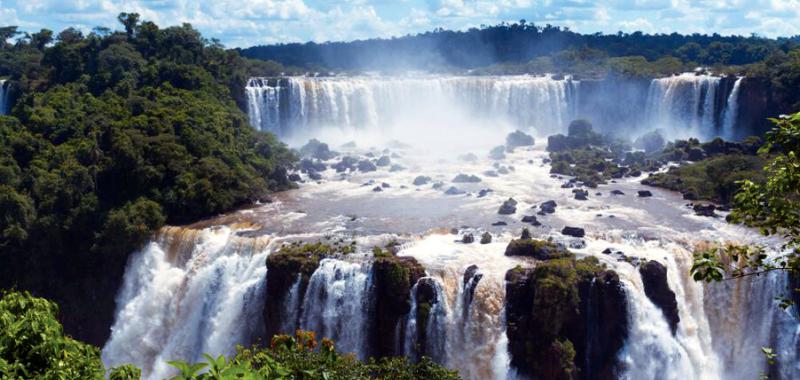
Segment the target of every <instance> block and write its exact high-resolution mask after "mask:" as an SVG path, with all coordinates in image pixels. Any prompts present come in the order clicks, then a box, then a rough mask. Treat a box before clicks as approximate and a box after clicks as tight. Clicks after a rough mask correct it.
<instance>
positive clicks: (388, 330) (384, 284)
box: [369, 254, 425, 357]
mask: <svg viewBox="0 0 800 380" xmlns="http://www.w3.org/2000/svg"><path fill="white" fill-rule="evenodd" d="M372 276H373V281H372V284H373V285H372V286H373V289H372V299H373V300H374V301H373V302H374V305H373V306H372V307H373V316H372V323H371V324H370V333H369V340H370V343H369V347H370V349H371V351H372V352H371V354H372V356H375V357H385V356H393V355H396V354H397V353H396V352H395V349H396V347H397V342H395V337H396V333H395V332H396V329H397V326H398V323H400V321H401V320H402V319H403V318H404V317H405V316H406V315H407V314H408V313H409V311H411V300H410V294H411V288H412V287H413V286H414V284H416V283H417V281H418V280H419V279H420V278H422V277H423V276H425V268H423V267H422V265H421V264H420V263H418V262H417V260H416V259H414V258H413V257H398V256H393V255H388V254H385V255H382V256H380V257H376V258H375V262H374V263H373V264H372ZM417 300H418V301H417V302H419V298H418V299H417Z"/></svg>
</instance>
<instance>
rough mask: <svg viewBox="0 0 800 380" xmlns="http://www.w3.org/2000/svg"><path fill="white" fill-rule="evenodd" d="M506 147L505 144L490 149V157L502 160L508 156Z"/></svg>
mask: <svg viewBox="0 0 800 380" xmlns="http://www.w3.org/2000/svg"><path fill="white" fill-rule="evenodd" d="M505 152H506V147H505V146H503V145H500V146H496V147H494V148H492V150H490V151H489V158H491V159H492V160H502V159H504V158H506V153H505Z"/></svg>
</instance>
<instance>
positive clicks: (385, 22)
mask: <svg viewBox="0 0 800 380" xmlns="http://www.w3.org/2000/svg"><path fill="white" fill-rule="evenodd" d="M120 12H137V13H139V14H141V15H142V18H143V19H145V20H150V21H153V22H155V23H156V24H158V25H159V26H162V27H163V26H170V25H177V24H181V23H184V22H188V23H191V24H192V25H194V26H195V27H196V28H197V29H199V30H200V31H201V32H203V34H204V35H205V36H206V37H209V38H217V39H219V40H220V41H222V43H223V44H225V45H226V46H228V47H248V46H253V45H263V44H274V43H282V42H283V43H287V42H305V41H316V42H324V41H350V40H355V39H365V38H373V37H392V36H402V35H406V34H409V33H411V34H413V33H418V32H424V31H428V30H433V29H435V28H439V27H441V28H445V29H451V30H464V29H468V28H471V27H479V26H480V25H493V24H498V23H500V22H502V21H506V22H513V21H518V20H520V19H525V20H526V21H527V22H533V23H536V24H540V25H544V24H552V25H558V26H566V27H569V28H570V29H572V30H574V31H577V32H581V33H595V32H603V33H616V32H617V31H624V32H634V31H637V30H638V31H643V32H646V33H671V32H679V33H695V32H698V33H715V32H716V33H719V34H723V35H730V34H739V35H750V34H752V33H756V34H758V35H761V36H766V37H777V36H793V35H800V0H701V1H686V0H608V1H586V0H497V1H486V0H344V1H331V0H253V1H245V0H216V1H189V0H122V1H119V0H67V1H63V0H62V1H56V0H0V25H17V26H19V27H20V29H21V30H24V31H38V30H39V29H41V28H48V29H52V30H55V31H60V30H62V29H65V28H67V27H69V26H74V27H77V28H79V29H81V30H84V31H85V32H88V31H90V30H91V29H92V28H93V27H95V26H105V27H109V28H113V29H120V26H119V25H118V24H117V21H116V16H117V14H119V13H120Z"/></svg>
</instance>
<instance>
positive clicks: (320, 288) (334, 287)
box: [300, 259, 372, 359]
mask: <svg viewBox="0 0 800 380" xmlns="http://www.w3.org/2000/svg"><path fill="white" fill-rule="evenodd" d="M370 269H371V265H370V263H369V262H368V261H364V262H347V261H342V260H336V259H324V260H322V261H321V262H320V264H319V268H317V270H316V271H315V272H314V274H313V275H312V276H311V280H310V281H309V284H308V289H307V290H306V295H305V297H304V301H303V315H302V317H301V319H300V321H301V322H300V326H301V327H302V328H303V329H304V330H307V331H314V332H316V333H317V334H319V336H322V337H327V338H331V339H333V340H334V342H336V348H337V349H338V350H340V351H341V352H353V353H356V354H358V356H359V358H361V359H365V358H366V355H367V352H366V350H365V348H366V347H367V328H366V327H367V325H368V324H367V322H368V321H369V316H370V308H369V307H370V294H369V290H370V287H371V284H372V276H371V274H372V272H371V271H370Z"/></svg>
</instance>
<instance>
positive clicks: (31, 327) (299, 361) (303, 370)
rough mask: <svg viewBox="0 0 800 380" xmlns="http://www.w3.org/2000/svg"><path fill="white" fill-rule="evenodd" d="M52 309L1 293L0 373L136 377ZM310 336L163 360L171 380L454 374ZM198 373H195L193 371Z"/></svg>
mask: <svg viewBox="0 0 800 380" xmlns="http://www.w3.org/2000/svg"><path fill="white" fill-rule="evenodd" d="M57 314H58V306H56V304H55V303H53V302H50V301H48V300H46V299H42V298H36V297H32V296H31V295H30V294H28V293H19V292H8V293H4V294H2V298H0V378H2V379H9V380H17V379H19V380H23V379H25V380H28V379H37V380H38V379H42V380H44V379H96V380H102V379H105V378H106V377H105V376H106V375H107V376H108V377H107V378H108V379H109V380H137V379H139V378H140V376H141V371H140V370H139V369H138V368H136V367H134V366H132V365H123V366H120V367H117V368H113V369H111V370H110V371H109V372H108V373H106V370H105V368H104V366H103V362H102V361H101V360H100V351H99V350H98V349H97V348H96V347H93V346H91V345H89V344H86V343H82V342H80V341H77V340H74V339H72V338H70V337H68V336H65V335H64V331H63V328H62V327H61V324H60V323H59V322H58V315H57ZM317 346H318V343H317V341H316V339H315V337H314V333H312V332H306V331H298V332H297V337H296V338H293V337H290V336H286V335H278V336H275V337H273V339H272V344H271V346H270V347H269V348H259V347H253V348H250V349H244V348H239V350H238V353H237V354H236V355H235V356H233V357H231V358H230V359H228V358H225V357H224V356H218V357H216V358H214V357H211V356H209V355H204V356H205V357H206V359H207V362H206V363H199V364H188V363H184V362H181V361H174V362H170V364H172V365H173V366H174V367H176V369H178V371H179V374H178V375H177V376H175V377H173V379H181V380H188V379H198V380H199V379H209V380H211V379H216V380H234V379H253V380H261V379H263V380H268V379H269V380H272V379H286V380H290V379H304V380H316V379H320V380H322V379H408V380H413V379H432V380H439V379H441V380H450V379H453V380H455V379H458V378H459V377H458V375H457V374H456V373H455V372H452V371H448V370H446V369H444V368H443V367H441V366H439V365H437V364H435V363H433V362H432V361H431V360H430V359H429V358H422V359H421V360H420V361H419V362H418V363H410V362H408V361H407V360H406V359H405V358H385V359H381V360H380V361H374V360H373V361H370V362H369V363H363V362H360V361H358V360H357V359H356V358H355V357H353V356H352V355H341V354H339V353H337V352H336V351H335V350H334V344H333V342H332V341H330V340H327V339H323V340H322V345H321V347H317ZM200 372H203V373H200Z"/></svg>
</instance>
